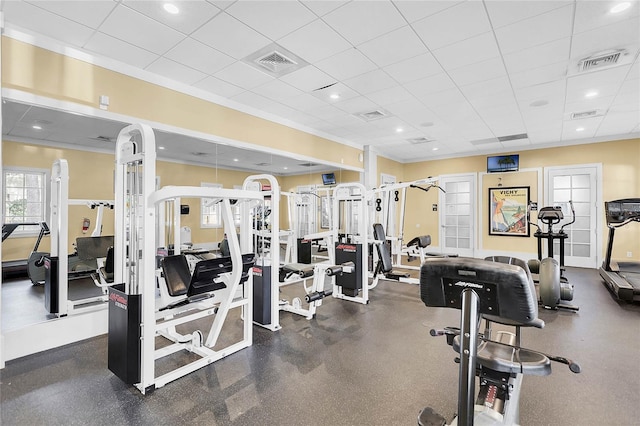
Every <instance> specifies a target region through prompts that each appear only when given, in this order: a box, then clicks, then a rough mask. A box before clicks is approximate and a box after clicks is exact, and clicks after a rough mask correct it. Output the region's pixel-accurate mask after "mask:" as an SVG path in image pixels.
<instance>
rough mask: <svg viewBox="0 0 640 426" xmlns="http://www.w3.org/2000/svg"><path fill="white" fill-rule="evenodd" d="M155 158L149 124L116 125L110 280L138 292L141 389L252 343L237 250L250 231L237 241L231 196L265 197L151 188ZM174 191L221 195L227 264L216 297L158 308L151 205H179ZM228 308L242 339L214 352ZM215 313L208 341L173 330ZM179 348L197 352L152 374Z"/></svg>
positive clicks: (247, 290)
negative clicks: (236, 315) (235, 312)
mask: <svg viewBox="0 0 640 426" xmlns="http://www.w3.org/2000/svg"><path fill="white" fill-rule="evenodd" d="M155 164H156V151H155V137H154V134H153V130H152V129H151V127H149V126H147V125H145V124H133V125H130V126H127V127H125V128H124V129H122V130H121V131H120V133H119V135H118V138H117V141H116V176H115V182H116V189H115V191H116V203H115V213H116V216H115V220H116V224H115V225H116V226H115V229H116V233H115V234H116V235H115V253H114V264H115V265H114V266H115V267H114V282H115V283H116V284H123V287H124V292H125V293H126V294H127V295H140V296H141V299H142V301H141V305H142V306H141V324H140V333H141V334H140V345H141V346H140V354H141V356H140V365H139V367H140V381H139V382H138V383H135V387H136V388H137V389H138V390H139V391H140V392H142V393H143V394H144V393H146V392H147V391H149V390H152V389H154V388H159V387H162V386H164V385H165V384H167V383H169V382H171V381H173V380H176V379H178V378H180V377H183V376H185V375H187V374H189V373H191V372H193V371H196V370H197V369H199V368H202V367H204V366H207V365H209V364H211V363H212V362H215V361H217V360H219V359H221V358H223V357H226V356H227V355H230V354H232V353H235V352H237V351H239V350H241V349H244V348H246V347H249V346H251V344H252V337H253V335H252V283H251V273H249V278H248V279H247V281H246V282H245V283H244V285H243V288H242V291H240V289H239V283H240V279H241V276H242V255H241V250H240V247H241V245H242V248H243V249H245V250H246V251H250V247H249V241H248V239H249V238H250V235H249V233H248V232H245V233H244V235H245V236H246V237H245V238H243V239H242V243H241V242H239V241H238V238H237V233H236V228H235V225H234V221H233V214H232V211H231V203H230V200H232V199H233V200H239V201H238V202H241V203H242V204H243V205H246V204H247V203H245V202H244V201H260V200H262V199H263V195H262V194H261V193H259V192H256V191H246V190H232V189H221V188H206V187H188V186H187V187H178V186H169V187H164V188H162V189H160V190H157V191H155V190H154V189H155ZM180 197H190V198H202V197H204V198H219V199H220V202H221V203H222V209H221V210H222V217H223V221H224V229H225V232H226V233H227V237H228V241H229V250H230V254H231V259H232V263H233V270H232V272H230V273H226V274H222V275H221V277H222V279H223V281H224V282H225V284H226V286H227V288H225V289H223V290H219V291H217V292H216V295H215V297H214V298H210V299H205V300H202V301H198V302H194V303H189V304H186V305H183V306H178V307H174V308H170V309H166V310H162V311H159V310H157V306H156V271H155V266H156V259H155V255H156V247H155V243H156V242H155V235H156V206H157V205H158V204H159V203H162V202H165V201H166V200H170V199H172V200H177V203H178V204H179V200H180ZM245 212H248V210H245ZM244 217H246V216H243V218H244ZM246 222H248V220H244V221H242V222H241V224H242V225H244V226H245V227H246V226H248V224H247V223H246ZM241 228H242V226H241ZM160 285H163V283H160ZM238 295H240V296H238ZM233 308H240V310H241V314H240V320H241V321H242V322H243V324H242V338H241V339H240V341H238V342H236V343H232V344H229V345H227V346H225V347H221V348H217V349H216V350H213V349H212V348H213V347H214V346H215V345H216V343H217V341H218V337H219V336H220V333H221V331H222V327H223V325H224V322H225V319H226V318H227V314H228V312H229V310H230V309H233ZM192 311H194V312H192ZM178 314H180V316H177V315H178ZM213 315H215V318H214V320H213V324H212V325H211V329H210V332H209V334H208V336H207V337H206V340H205V339H203V336H202V333H201V332H200V331H199V330H196V331H195V332H194V333H193V334H190V335H189V334H187V335H181V334H179V333H177V332H176V329H175V327H176V326H177V325H179V324H184V323H187V322H191V321H194V320H197V319H200V318H205V317H208V316H213ZM158 336H162V337H164V338H166V339H169V340H170V341H171V342H172V344H170V345H168V346H166V347H163V348H160V349H156V344H155V340H156V337H158ZM203 340H204V341H203ZM182 350H186V351H189V352H191V353H194V354H196V355H198V356H199V357H200V358H198V359H197V360H195V361H193V362H190V363H188V364H186V365H183V366H181V367H178V368H176V369H174V370H172V371H169V372H167V373H165V374H163V375H161V376H158V377H156V369H155V363H156V360H158V359H160V358H162V357H164V356H167V355H170V354H173V353H176V352H179V351H182ZM134 362H135V361H134Z"/></svg>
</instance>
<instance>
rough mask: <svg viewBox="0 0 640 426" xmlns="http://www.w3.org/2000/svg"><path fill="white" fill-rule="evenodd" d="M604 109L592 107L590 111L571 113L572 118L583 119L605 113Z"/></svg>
mask: <svg viewBox="0 0 640 426" xmlns="http://www.w3.org/2000/svg"><path fill="white" fill-rule="evenodd" d="M603 114H604V113H603V111H602V110H599V109H592V110H589V111H581V112H574V113H572V114H571V119H572V120H582V119H583V118H592V117H599V116H601V115H603Z"/></svg>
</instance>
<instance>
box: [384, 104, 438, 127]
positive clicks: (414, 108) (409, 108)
mask: <svg viewBox="0 0 640 426" xmlns="http://www.w3.org/2000/svg"><path fill="white" fill-rule="evenodd" d="M385 109H386V110H387V111H389V112H390V113H392V114H394V115H397V116H399V117H400V116H402V117H406V116H408V115H412V114H413V115H414V121H415V120H416V119H417V120H420V121H421V122H427V121H433V119H434V118H435V115H434V114H433V113H432V112H431V111H430V110H429V109H428V108H427V107H425V106H424V104H423V103H422V102H420V101H419V100H417V99H416V98H409V99H405V100H402V101H399V102H395V103H393V104H389V105H386V106H385ZM422 117H424V119H422Z"/></svg>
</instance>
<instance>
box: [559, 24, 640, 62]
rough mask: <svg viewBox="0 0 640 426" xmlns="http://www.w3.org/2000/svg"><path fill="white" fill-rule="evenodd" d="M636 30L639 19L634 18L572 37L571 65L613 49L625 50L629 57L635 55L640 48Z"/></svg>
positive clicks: (639, 36) (639, 37)
mask: <svg viewBox="0 0 640 426" xmlns="http://www.w3.org/2000/svg"><path fill="white" fill-rule="evenodd" d="M638 28H640V18H637V17H636V18H633V19H627V20H625V21H622V22H618V23H616V24H612V25H607V26H605V27H599V28H596V29H593V30H590V31H586V32H583V33H580V34H576V35H574V36H573V38H572V42H571V60H572V65H577V63H578V61H580V60H581V59H584V58H587V57H589V56H592V55H594V54H597V53H601V52H603V51H608V50H614V49H621V48H626V49H628V50H629V54H630V55H636V54H637V53H638V49H639V48H640V35H639V34H638ZM572 69H573V68H572Z"/></svg>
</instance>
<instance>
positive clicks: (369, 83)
mask: <svg viewBox="0 0 640 426" xmlns="http://www.w3.org/2000/svg"><path fill="white" fill-rule="evenodd" d="M344 83H345V84H346V85H347V86H349V87H351V88H352V89H353V90H355V91H356V92H358V93H360V94H362V95H367V94H369V93H373V92H377V91H380V90H383V89H388V88H390V87H394V86H397V85H398V83H396V81H395V80H394V79H392V78H391V77H389V75H388V74H387V73H385V72H384V71H382V70H379V69H378V70H375V71H370V72H366V73H364V74H360V75H359V76H357V77H353V78H350V79H348V80H345V81H344Z"/></svg>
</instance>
